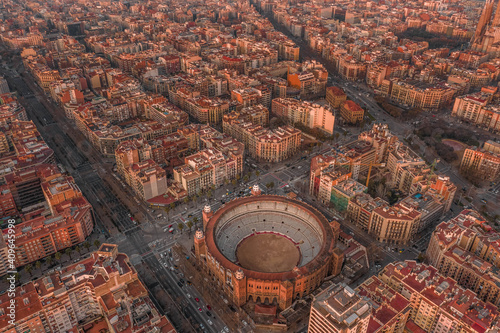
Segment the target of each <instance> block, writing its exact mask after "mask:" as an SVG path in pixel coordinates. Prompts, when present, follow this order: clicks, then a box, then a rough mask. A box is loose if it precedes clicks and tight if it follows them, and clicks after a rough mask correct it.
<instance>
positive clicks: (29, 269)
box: [24, 264, 33, 276]
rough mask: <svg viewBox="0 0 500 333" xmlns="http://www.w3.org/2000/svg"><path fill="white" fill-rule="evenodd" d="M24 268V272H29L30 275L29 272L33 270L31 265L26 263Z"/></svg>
mask: <svg viewBox="0 0 500 333" xmlns="http://www.w3.org/2000/svg"><path fill="white" fill-rule="evenodd" d="M24 269H25V270H26V272H28V273H30V276H32V275H33V274H32V273H31V272H32V271H33V266H32V265H31V264H27V265H26V266H24Z"/></svg>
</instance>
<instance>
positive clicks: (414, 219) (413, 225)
mask: <svg viewBox="0 0 500 333" xmlns="http://www.w3.org/2000/svg"><path fill="white" fill-rule="evenodd" d="M421 218H422V213H421V212H419V211H418V210H417V209H415V208H414V207H413V206H411V205H408V204H407V203H403V202H399V203H396V204H395V205H393V206H390V207H387V206H384V205H382V206H379V207H377V208H375V209H373V211H372V215H371V220H370V225H369V230H368V232H369V233H370V235H372V236H373V237H375V239H377V241H379V242H384V243H387V244H394V245H399V244H408V242H409V241H410V240H411V239H412V238H413V236H414V235H415V233H416V232H417V230H418V228H419V226H420V220H421Z"/></svg>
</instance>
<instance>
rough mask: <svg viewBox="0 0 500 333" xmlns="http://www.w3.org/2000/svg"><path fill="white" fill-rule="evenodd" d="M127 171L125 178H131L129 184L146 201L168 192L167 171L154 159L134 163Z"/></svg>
mask: <svg viewBox="0 0 500 333" xmlns="http://www.w3.org/2000/svg"><path fill="white" fill-rule="evenodd" d="M125 172H126V173H128V175H126V176H125V179H126V180H129V185H130V186H131V187H132V189H133V190H134V192H135V193H136V194H137V195H138V196H139V197H141V198H142V200H144V201H147V200H149V199H152V198H154V197H157V196H159V195H163V194H165V192H167V175H166V172H165V170H164V169H163V168H161V167H160V166H159V165H158V164H157V163H156V162H155V161H153V160H152V159H146V160H143V161H141V162H138V163H134V164H132V165H130V166H129V168H127V169H126V170H125Z"/></svg>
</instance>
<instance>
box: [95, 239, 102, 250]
mask: <svg viewBox="0 0 500 333" xmlns="http://www.w3.org/2000/svg"><path fill="white" fill-rule="evenodd" d="M100 245H101V242H99V240H98V239H96V240H95V241H94V246H95V247H96V248H99V246H100Z"/></svg>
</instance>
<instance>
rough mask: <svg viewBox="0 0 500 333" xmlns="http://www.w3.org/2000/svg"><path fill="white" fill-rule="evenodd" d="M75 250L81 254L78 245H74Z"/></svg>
mask: <svg viewBox="0 0 500 333" xmlns="http://www.w3.org/2000/svg"><path fill="white" fill-rule="evenodd" d="M75 251H76V252H78V254H82V249H81V248H80V246H78V245H77V246H75Z"/></svg>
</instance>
